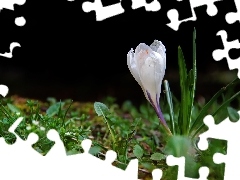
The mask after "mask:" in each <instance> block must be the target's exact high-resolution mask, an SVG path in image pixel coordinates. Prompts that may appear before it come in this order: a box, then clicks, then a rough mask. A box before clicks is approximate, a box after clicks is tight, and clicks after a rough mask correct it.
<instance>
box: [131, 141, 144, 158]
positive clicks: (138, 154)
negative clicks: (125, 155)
mask: <svg viewBox="0 0 240 180" xmlns="http://www.w3.org/2000/svg"><path fill="white" fill-rule="evenodd" d="M133 154H134V155H135V156H136V157H137V158H138V159H140V158H141V157H142V156H143V149H142V148H141V146H139V145H138V144H137V145H135V146H134V149H133Z"/></svg>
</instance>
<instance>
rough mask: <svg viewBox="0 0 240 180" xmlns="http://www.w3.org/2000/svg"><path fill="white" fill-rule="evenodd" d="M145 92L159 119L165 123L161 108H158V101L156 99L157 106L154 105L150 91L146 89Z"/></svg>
mask: <svg viewBox="0 0 240 180" xmlns="http://www.w3.org/2000/svg"><path fill="white" fill-rule="evenodd" d="M146 92H147V96H148V99H149V101H150V103H151V105H152V106H153V108H154V110H155V112H156V113H157V116H158V118H159V119H160V121H161V122H162V123H163V124H164V125H167V123H166V121H165V119H164V117H163V114H162V111H161V108H160V106H159V102H158V101H157V107H155V105H154V103H153V100H152V98H151V95H150V93H149V92H148V91H147V90H146ZM156 98H157V96H156Z"/></svg>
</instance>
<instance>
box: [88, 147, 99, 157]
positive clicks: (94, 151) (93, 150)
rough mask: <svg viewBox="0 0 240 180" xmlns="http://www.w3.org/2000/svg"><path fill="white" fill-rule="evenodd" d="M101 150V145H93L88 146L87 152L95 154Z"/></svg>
mask: <svg viewBox="0 0 240 180" xmlns="http://www.w3.org/2000/svg"><path fill="white" fill-rule="evenodd" d="M101 150H102V149H101V147H99V146H93V147H91V148H90V150H89V154H92V155H97V154H98V153H99V152H100V151H101Z"/></svg>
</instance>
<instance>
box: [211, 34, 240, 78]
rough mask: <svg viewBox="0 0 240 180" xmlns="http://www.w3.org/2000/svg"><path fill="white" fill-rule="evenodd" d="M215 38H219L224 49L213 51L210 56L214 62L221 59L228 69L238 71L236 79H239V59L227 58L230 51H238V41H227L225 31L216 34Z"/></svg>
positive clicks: (239, 46) (239, 45)
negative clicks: (224, 59)
mask: <svg viewBox="0 0 240 180" xmlns="http://www.w3.org/2000/svg"><path fill="white" fill-rule="evenodd" d="M217 36H220V37H221V39H222V42H223V46H224V49H216V50H214V51H213V53H212V56H213V59H215V60H216V61H220V60H222V59H223V58H226V59H227V63H228V67H229V69H230V70H232V69H238V78H240V57H239V58H238V59H234V60H233V59H231V58H230V57H229V50H230V49H233V48H235V49H239V50H240V43H239V40H238V39H237V40H234V41H230V42H229V41H227V32H226V31H225V30H221V31H218V32H217Z"/></svg>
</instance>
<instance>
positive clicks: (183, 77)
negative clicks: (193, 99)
mask: <svg viewBox="0 0 240 180" xmlns="http://www.w3.org/2000/svg"><path fill="white" fill-rule="evenodd" d="M178 65H179V75H180V87H181V106H180V110H179V117H178V126H179V130H180V134H187V131H188V121H189V119H188V115H189V112H188V98H189V97H188V92H189V90H188V87H187V83H186V82H187V78H188V77H187V68H186V63H185V59H184V56H183V52H182V49H181V47H180V46H179V47H178Z"/></svg>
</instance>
